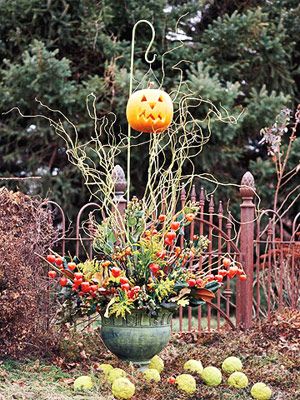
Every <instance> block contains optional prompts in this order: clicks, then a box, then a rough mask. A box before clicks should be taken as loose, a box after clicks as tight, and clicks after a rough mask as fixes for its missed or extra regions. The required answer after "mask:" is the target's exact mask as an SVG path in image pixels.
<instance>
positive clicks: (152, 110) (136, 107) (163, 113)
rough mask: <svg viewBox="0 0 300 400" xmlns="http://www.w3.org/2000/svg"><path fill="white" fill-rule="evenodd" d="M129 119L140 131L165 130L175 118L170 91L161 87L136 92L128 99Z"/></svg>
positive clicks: (133, 126) (157, 131)
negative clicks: (165, 90)
mask: <svg viewBox="0 0 300 400" xmlns="http://www.w3.org/2000/svg"><path fill="white" fill-rule="evenodd" d="M126 116H127V121H128V123H129V125H130V126H131V128H133V129H135V130H136V131H139V132H153V133H159V132H163V131H164V130H166V129H167V128H168V126H169V125H170V123H171V122H172V119H173V103H172V100H171V98H170V96H169V95H168V93H166V92H164V91H163V90H159V89H143V90H138V91H136V92H134V93H133V94H132V95H131V96H130V97H129V100H128V103H127V109H126Z"/></svg>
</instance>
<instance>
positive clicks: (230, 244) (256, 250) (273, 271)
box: [47, 166, 300, 332]
mask: <svg viewBox="0 0 300 400" xmlns="http://www.w3.org/2000/svg"><path fill="white" fill-rule="evenodd" d="M115 178H116V184H115V201H116V203H117V204H118V207H119V208H120V210H121V211H122V210H124V208H125V207H126V200H125V199H124V192H125V190H126V181H125V178H124V172H123V171H122V169H121V168H120V167H119V166H117V167H116V170H115ZM240 195H241V204H240V210H241V212H240V223H239V227H238V228H239V229H238V230H237V228H236V223H233V220H232V216H231V213H230V211H229V210H228V209H227V207H226V212H225V211H224V207H223V202H222V200H219V201H218V202H217V201H216V200H215V198H214V196H210V197H209V198H207V196H206V194H205V190H204V188H203V187H202V188H201V189H200V192H199V193H196V190H195V187H193V189H192V191H191V194H190V200H192V201H193V202H197V204H198V207H199V210H198V218H196V219H195V220H194V221H193V222H192V224H191V226H190V227H189V228H188V230H187V231H186V232H185V234H186V235H190V236H191V237H192V236H193V235H195V234H200V235H207V237H208V239H209V241H210V244H209V247H208V250H207V251H206V252H205V255H204V256H203V257H200V258H199V260H197V262H198V268H199V269H208V270H209V269H210V268H211V267H210V266H211V264H212V263H216V265H217V266H218V268H221V260H222V257H223V256H224V255H227V256H230V257H231V258H232V259H233V260H235V261H236V262H238V263H241V264H242V265H243V268H244V270H245V272H246V274H247V278H248V279H247V280H246V281H243V282H241V281H239V280H229V279H228V278H226V279H225V281H224V283H223V287H222V288H221V289H220V290H219V291H218V292H217V294H216V298H215V299H214V301H213V302H212V303H211V304H208V305H205V306H199V307H197V308H196V309H192V307H186V308H182V307H180V309H179V312H178V315H177V316H175V318H174V319H173V323H172V325H173V330H176V331H180V332H183V331H188V332H190V331H193V330H195V331H198V332H201V331H202V330H208V331H210V330H212V329H217V330H220V329H222V327H223V326H224V325H227V326H230V327H231V328H236V327H237V328H243V329H247V328H249V327H250V326H251V325H252V323H253V319H254V318H260V317H270V315H271V312H272V311H273V310H274V309H275V308H277V307H279V308H280V307H283V305H288V306H290V307H297V305H299V304H298V299H299V294H300V293H299V278H300V276H299V275H300V240H299V239H300V234H299V222H300V221H299V220H300V215H297V216H296V218H295V220H294V222H293V227H292V233H291V236H290V237H289V238H287V237H286V236H284V234H283V228H282V222H281V219H280V218H279V217H278V216H277V215H276V214H275V213H273V212H272V210H265V211H263V212H262V213H261V214H260V216H259V218H258V219H257V218H256V217H255V204H254V202H253V199H254V197H255V186H254V178H253V176H252V175H251V173H250V172H247V173H246V174H245V175H244V176H243V178H242V182H241V186H240ZM187 200H189V199H188V198H187V194H186V193H185V191H184V189H183V190H182V193H181V199H180V201H181V206H182V207H183V206H184V204H185V203H186V202H187ZM47 206H48V207H50V208H52V215H53V217H54V219H55V220H56V224H57V226H58V228H59V233H58V239H57V241H56V246H57V247H56V249H57V250H59V251H61V252H62V254H66V252H67V253H68V252H70V253H71V254H76V255H77V256H79V257H92V256H93V246H92V242H93V230H92V223H91V221H92V218H96V219H98V220H101V218H102V216H101V215H100V213H99V205H98V204H97V203H94V202H92V203H88V204H86V205H84V206H83V207H82V208H81V209H80V210H79V212H78V214H77V218H76V221H75V226H73V225H72V224H68V223H67V218H66V216H65V213H64V211H63V210H62V208H61V207H60V206H59V205H58V204H57V203H54V202H52V201H49V202H48V203H47ZM265 216H268V223H267V226H263V222H262V221H263V220H264V217H265ZM181 245H183V238H182V242H181Z"/></svg>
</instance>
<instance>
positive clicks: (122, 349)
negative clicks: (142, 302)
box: [101, 310, 172, 366]
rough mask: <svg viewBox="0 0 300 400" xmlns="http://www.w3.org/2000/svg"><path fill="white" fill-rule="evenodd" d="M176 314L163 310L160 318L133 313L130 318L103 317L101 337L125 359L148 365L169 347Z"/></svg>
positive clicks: (108, 346) (110, 348)
mask: <svg viewBox="0 0 300 400" xmlns="http://www.w3.org/2000/svg"><path fill="white" fill-rule="evenodd" d="M171 318H172V313H170V312H169V311H167V310H160V311H159V312H158V315H157V317H150V316H148V315H147V314H146V313H145V312H143V311H138V310H136V311H133V312H132V313H131V314H128V315H127V316H126V318H121V317H115V316H111V317H109V318H105V317H103V316H102V326H101V337H102V340H103V342H104V344H105V345H106V347H107V348H108V349H109V350H110V351H111V352H112V353H113V354H115V355H116V356H117V357H119V358H120V359H121V360H126V361H131V362H133V363H134V364H138V365H140V366H145V365H147V364H149V362H150V359H151V358H152V357H153V356H155V355H156V354H158V353H159V352H160V351H161V350H162V349H163V348H164V347H166V345H167V344H168V342H169V340H170V337H171Z"/></svg>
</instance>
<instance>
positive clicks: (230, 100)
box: [0, 0, 300, 216]
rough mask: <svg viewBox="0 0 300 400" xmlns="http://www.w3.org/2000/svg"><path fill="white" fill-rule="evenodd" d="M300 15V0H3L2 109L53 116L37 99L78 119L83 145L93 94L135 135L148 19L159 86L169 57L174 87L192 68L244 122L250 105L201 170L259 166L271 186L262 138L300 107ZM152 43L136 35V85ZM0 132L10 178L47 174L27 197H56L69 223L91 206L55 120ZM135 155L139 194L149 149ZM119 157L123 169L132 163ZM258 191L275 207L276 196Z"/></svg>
mask: <svg viewBox="0 0 300 400" xmlns="http://www.w3.org/2000/svg"><path fill="white" fill-rule="evenodd" d="M186 13H188V14H187V15H185V14H186ZM299 16H300V6H299V4H298V1H297V0H284V1H280V0H274V1H272V2H264V1H255V0H244V1H229V0H226V1H223V2H219V1H213V0H201V1H196V0H190V1H180V0H172V1H171V0H170V1H167V0H147V1H141V0H139V1H138V0H128V1H118V2H116V1H112V0H102V1H101V2H95V1H92V0H74V1H73V0H72V1H69V0H65V1H60V0H48V1H46V0H45V1H38V0H11V1H9V2H0V56H1V57H0V60H1V61H0V110H1V112H4V111H7V110H9V109H10V108H12V107H14V106H18V107H20V109H21V110H22V111H23V112H24V113H25V114H29V115H34V114H40V113H43V114H45V109H43V110H42V109H41V106H40V104H39V103H38V102H36V101H35V99H36V98H37V99H39V100H40V101H42V102H43V103H44V104H46V105H48V106H49V107H51V108H53V109H57V110H61V111H62V112H63V113H64V114H65V115H66V116H68V117H69V118H70V119H71V120H72V121H73V122H74V123H76V124H77V125H78V128H79V132H80V140H82V141H86V140H88V139H89V137H90V130H91V129H93V126H92V125H93V124H92V122H91V121H90V119H89V117H88V115H87V112H86V109H85V97H86V95H87V94H89V93H90V92H94V93H95V94H96V96H97V109H98V112H99V115H100V116H101V115H104V114H105V113H107V112H110V111H113V112H115V113H116V115H117V123H118V125H119V126H120V127H121V129H122V130H123V131H124V132H126V118H125V107H126V101H127V96H128V82H129V61H130V42H131V31H132V28H133V26H134V24H135V23H136V22H137V21H138V20H139V19H147V20H149V21H151V22H152V23H153V25H154V26H155V29H156V39H155V43H154V46H153V48H152V49H151V52H156V53H157V55H158V57H157V59H156V61H155V63H154V64H153V65H152V70H153V74H154V76H155V77H156V78H157V79H158V80H159V81H160V80H161V78H162V71H161V62H162V54H163V53H165V52H168V53H167V54H166V56H165V57H164V59H163V60H164V68H165V71H166V76H165V80H164V89H165V90H167V91H172V90H176V88H177V87H178V84H179V80H180V74H179V71H178V69H174V68H172V67H173V66H174V65H175V64H176V63H178V61H180V60H187V61H189V62H182V63H181V64H180V68H182V72H183V78H184V81H185V83H186V85H187V86H188V87H189V88H190V90H192V91H193V92H195V93H196V94H198V95H200V96H201V97H203V98H208V99H209V100H211V101H212V102H213V103H214V104H216V106H218V107H220V106H222V107H224V108H225V109H227V110H228V111H229V112H230V113H231V114H233V115H235V116H237V115H239V114H240V111H241V110H242V109H244V112H243V114H242V115H241V116H240V118H239V119H238V122H237V124H236V125H225V124H219V123H217V122H214V123H213V136H212V138H211V141H210V142H209V144H208V145H207V146H206V147H205V149H204V151H203V153H202V154H201V157H199V158H198V159H197V161H196V164H197V165H196V170H197V172H199V173H200V172H213V174H214V175H215V176H216V178H217V179H220V180H221V181H222V182H232V183H238V182H239V181H240V178H241V176H242V174H243V173H244V172H245V171H246V169H247V168H249V166H250V165H251V170H252V171H254V172H257V175H258V176H259V177H260V176H261V171H262V170H263V171H264V173H265V176H266V179H269V180H271V179H274V167H273V165H272V163H270V162H269V161H268V156H267V151H266V146H265V145H264V144H259V143H260V140H261V136H260V134H259V132H260V130H261V129H262V128H264V127H265V126H268V125H271V124H272V122H273V121H274V118H275V116H276V115H277V114H278V113H279V111H280V110H281V109H282V108H283V107H286V106H289V107H291V108H292V107H294V105H295V104H296V102H297V101H299V87H300V80H299V75H300V70H299V58H300V56H299V50H300V40H299V37H300V35H299V33H300V32H299V31H300V27H299V24H298V23H297V21H298V20H299ZM178 21H179V22H178ZM176 26H177V31H176ZM150 37H151V32H150V29H148V27H147V26H139V27H138V31H137V43H136V63H135V77H136V79H137V81H139V80H141V78H142V77H143V75H144V74H145V73H146V72H147V71H148V65H147V64H146V63H145V60H144V58H143V54H144V51H145V49H146V47H147V45H148V43H149V40H150ZM180 44H183V46H181V47H179V45H180ZM177 47H178V48H177ZM175 48H177V49H176V50H174V51H173V52H170V50H172V49H175ZM202 111H204V109H203V110H201V109H200V110H198V111H197V112H196V114H195V116H201V112H202ZM46 115H47V112H46ZM0 130H1V134H0V174H1V175H2V176H11V175H14V176H31V175H41V176H42V180H41V182H40V184H38V185H37V187H35V186H34V185H33V184H30V185H29V186H28V187H27V190H29V191H31V192H34V191H37V192H39V193H41V194H42V195H46V194H47V193H48V191H49V190H50V193H49V196H50V197H51V198H52V199H55V200H57V201H58V202H59V203H60V204H62V205H63V206H64V207H65V208H67V210H68V213H69V215H70V216H72V214H73V212H74V210H76V209H78V205H79V204H83V203H84V202H85V201H87V200H88V194H87V191H86V190H85V188H84V186H83V183H82V180H81V176H80V174H79V172H78V171H77V170H76V169H75V168H74V167H73V166H72V165H70V164H69V162H68V160H67V156H66V153H65V148H64V145H63V142H62V141H61V140H60V139H59V138H58V137H57V136H56V135H55V133H54V132H53V130H51V129H50V128H49V125H48V123H47V121H45V120H43V119H38V120H37V119H31V118H29V119H27V118H26V119H24V118H21V117H20V116H18V115H17V114H16V113H9V114H4V115H2V118H1V125H0ZM216 153H218V158H217V159H216V157H214V154H216ZM293 158H294V159H296V155H295V154H294V153H293V154H292V156H291V159H293ZM133 159H134V162H133V163H132V166H133V170H132V184H133V185H134V188H133V190H134V191H135V192H136V193H137V194H140V193H141V192H142V190H143V185H144V182H145V179H146V178H145V177H146V164H147V163H146V162H145V159H144V152H142V151H138V150H136V151H134V152H133ZM117 161H118V162H121V163H123V166H125V159H124V158H120V159H119V160H117ZM258 183H259V185H260V186H259V187H258V191H259V192H261V193H263V195H264V200H265V201H266V202H269V201H270V197H271V196H272V190H273V189H272V188H271V187H269V188H266V187H265V186H264V182H261V181H260V180H258ZM22 189H24V190H25V189H26V188H22ZM233 193H235V192H234V190H232V191H231V193H227V195H228V196H229V195H230V194H231V195H233Z"/></svg>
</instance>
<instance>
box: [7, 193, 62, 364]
mask: <svg viewBox="0 0 300 400" xmlns="http://www.w3.org/2000/svg"><path fill="white" fill-rule="evenodd" d="M41 203H42V202H41V200H40V199H37V198H31V197H30V196H27V195H24V194H22V193H20V192H11V191H8V190H7V189H5V188H1V189H0V356H1V357H4V356H9V357H13V358H22V357H28V356H36V355H43V354H45V352H46V351H47V350H49V343H50V341H51V340H52V337H51V333H50V331H49V330H48V329H47V326H48V309H49V291H48V282H47V279H46V276H47V267H46V266H45V263H44V262H43V261H42V260H41V259H40V258H39V257H38V256H37V255H36V254H35V253H38V254H40V255H45V254H46V252H47V249H48V248H49V247H50V246H51V243H52V241H53V239H54V236H55V231H54V228H53V224H52V218H51V215H50V214H49V212H48V211H47V210H46V209H45V208H43V207H41Z"/></svg>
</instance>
